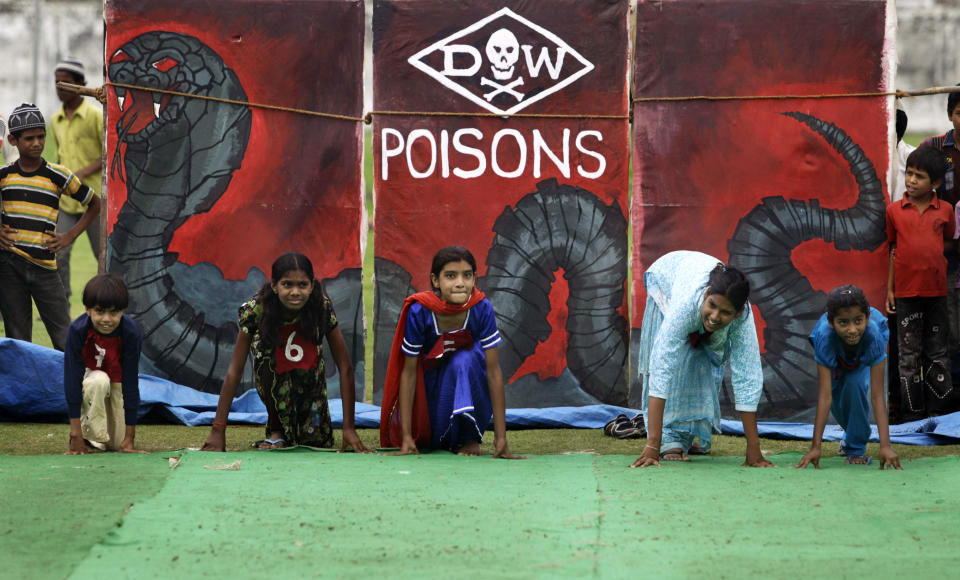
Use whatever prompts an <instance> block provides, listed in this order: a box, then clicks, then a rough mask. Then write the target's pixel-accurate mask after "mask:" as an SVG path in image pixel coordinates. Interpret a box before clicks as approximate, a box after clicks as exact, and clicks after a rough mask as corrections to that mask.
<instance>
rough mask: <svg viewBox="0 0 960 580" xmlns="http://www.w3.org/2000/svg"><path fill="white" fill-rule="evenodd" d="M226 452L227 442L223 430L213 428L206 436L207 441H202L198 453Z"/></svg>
mask: <svg viewBox="0 0 960 580" xmlns="http://www.w3.org/2000/svg"><path fill="white" fill-rule="evenodd" d="M226 450H227V441H226V437H225V436H224V434H223V429H222V428H221V429H217V428H216V427H214V428H213V429H211V430H210V435H208V436H207V440H206V441H204V443H203V447H201V448H200V451H226Z"/></svg>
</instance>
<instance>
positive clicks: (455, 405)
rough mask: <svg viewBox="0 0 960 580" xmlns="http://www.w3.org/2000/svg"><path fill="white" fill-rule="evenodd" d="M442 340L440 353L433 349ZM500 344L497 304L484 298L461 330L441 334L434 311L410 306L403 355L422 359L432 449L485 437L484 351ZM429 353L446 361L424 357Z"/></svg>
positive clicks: (487, 394) (452, 447) (488, 412)
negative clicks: (422, 357) (494, 305)
mask: <svg viewBox="0 0 960 580" xmlns="http://www.w3.org/2000/svg"><path fill="white" fill-rule="evenodd" d="M441 337H443V340H444V345H442V346H441V347H440V349H439V351H437V350H435V349H434V346H435V344H436V342H437V340H438V339H441ZM501 342H503V339H502V338H501V337H500V331H499V330H498V329H497V318H496V315H495V314H494V311H493V305H492V304H490V301H489V300H487V299H486V298H484V299H483V300H481V301H480V302H478V303H477V304H476V305H475V306H474V307H473V308H471V309H470V310H468V311H467V316H466V319H465V320H464V322H463V326H462V327H461V328H459V329H455V330H447V331H443V332H441V331H440V327H439V324H438V323H437V315H436V314H435V313H434V312H432V311H431V310H429V309H428V308H425V307H424V306H423V305H421V304H419V303H414V304H412V305H411V306H410V311H409V312H408V313H407V325H406V330H405V333H404V336H403V345H402V346H401V350H402V351H403V353H404V354H405V355H407V356H424V359H423V360H421V364H422V365H424V371H423V382H424V386H425V387H426V395H427V408H428V409H429V412H430V430H431V445H430V446H431V447H432V448H434V449H450V450H454V451H455V450H457V449H459V448H460V446H462V445H463V444H464V443H465V442H467V441H469V440H474V441H480V440H481V439H482V438H483V432H484V431H485V430H486V429H487V426H488V425H489V424H490V419H491V417H492V416H493V405H492V404H491V401H490V389H489V387H488V385H487V362H486V361H487V359H486V351H487V350H489V349H491V348H493V347H495V346H497V345H499V344H500V343H501ZM431 352H434V353H437V352H440V353H442V356H441V357H440V358H430V359H428V358H426V355H427V354H428V353H431Z"/></svg>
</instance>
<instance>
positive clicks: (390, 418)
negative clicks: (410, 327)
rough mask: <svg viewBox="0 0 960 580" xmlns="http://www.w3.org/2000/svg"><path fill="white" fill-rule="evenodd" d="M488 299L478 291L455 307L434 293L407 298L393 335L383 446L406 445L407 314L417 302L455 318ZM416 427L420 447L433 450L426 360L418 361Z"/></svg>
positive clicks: (383, 410) (382, 418)
mask: <svg viewBox="0 0 960 580" xmlns="http://www.w3.org/2000/svg"><path fill="white" fill-rule="evenodd" d="M485 297H486V296H485V295H484V293H483V292H481V291H480V289H479V288H477V287H474V288H473V293H472V294H471V295H470V298H469V299H468V300H467V301H466V302H464V303H463V304H451V303H449V302H446V301H444V300H441V299H440V297H439V296H437V295H436V294H434V293H433V292H418V293H416V294H414V295H413V296H409V297H407V299H406V300H405V301H404V303H403V309H402V310H400V319H399V320H398V321H397V331H396V333H395V334H394V335H393V346H391V347H390V362H388V363H387V376H386V379H385V380H384V382H383V401H381V405H382V406H381V407H380V446H381V447H400V445H401V444H402V443H403V431H402V429H401V426H400V410H399V409H398V408H397V401H398V399H399V397H400V376H401V375H402V374H403V364H404V360H405V359H406V355H405V354H404V353H403V351H402V350H400V347H401V345H402V344H403V336H404V334H406V330H407V313H408V312H409V310H410V306H411V305H412V304H413V303H414V302H417V303H418V304H420V305H421V306H423V307H424V308H427V309H428V310H430V311H432V312H434V313H436V314H439V315H441V316H452V315H454V314H460V313H461V312H465V311H467V310H470V309H471V308H473V307H474V306H476V305H477V303H478V302H480V301H481V300H483V299H484V298H485ZM412 419H413V425H412V433H411V434H412V435H413V438H414V440H415V441H416V442H417V445H418V446H421V447H429V446H430V412H429V410H428V409H427V393H426V387H424V384H423V359H422V358H421V357H418V360H417V386H416V390H415V391H414V395H413V417H412Z"/></svg>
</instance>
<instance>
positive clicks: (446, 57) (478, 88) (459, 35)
mask: <svg viewBox="0 0 960 580" xmlns="http://www.w3.org/2000/svg"><path fill="white" fill-rule="evenodd" d="M407 62H409V63H410V64H411V65H413V66H414V67H416V68H417V69H419V70H421V71H423V72H425V73H426V74H428V75H430V76H431V77H433V78H434V79H436V80H437V81H438V82H439V83H440V84H442V85H443V86H445V87H447V88H448V89H450V90H452V91H453V92H455V93H457V94H459V95H462V96H464V97H466V98H467V99H469V100H471V101H473V102H474V103H476V104H478V105H480V106H481V107H483V108H484V109H486V110H488V111H490V112H491V113H495V114H497V115H512V114H514V113H516V112H518V111H520V110H522V109H525V108H526V107H528V106H530V105H532V104H533V103H536V102H537V101H540V100H542V99H544V98H546V97H548V96H550V95H552V94H553V93H555V92H557V91H559V90H561V89H563V88H564V87H566V86H568V85H570V84H571V83H574V82H576V81H577V80H578V79H579V78H581V77H583V76H584V75H586V74H588V73H590V71H592V70H593V68H594V65H593V63H591V62H590V61H588V60H587V59H585V58H584V57H583V56H582V55H581V54H580V53H579V52H577V51H576V50H575V49H574V48H573V47H571V46H570V45H569V44H567V43H566V42H564V41H563V40H562V39H561V38H560V37H559V36H557V35H556V34H554V33H552V32H550V31H549V30H547V29H545V28H543V27H542V26H539V25H537V24H534V23H533V22H531V21H529V20H527V19H526V18H524V17H522V16H520V15H518V14H516V13H514V12H513V11H512V10H510V9H509V8H503V9H501V10H498V11H497V12H495V13H493V14H491V15H490V16H488V17H486V18H484V19H483V20H479V21H477V22H476V23H474V24H472V25H470V26H468V27H466V28H464V29H463V30H460V31H458V32H455V33H453V34H451V35H450V36H448V37H446V38H444V39H442V40H439V41H437V42H435V43H433V44H431V45H430V46H428V47H426V48H424V49H423V50H421V51H420V52H418V53H416V54H414V55H413V56H411V57H410V58H409V59H407Z"/></svg>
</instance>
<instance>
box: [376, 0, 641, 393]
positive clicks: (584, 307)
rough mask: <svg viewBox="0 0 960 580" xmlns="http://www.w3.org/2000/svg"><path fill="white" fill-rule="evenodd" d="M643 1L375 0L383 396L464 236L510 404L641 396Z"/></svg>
mask: <svg viewBox="0 0 960 580" xmlns="http://www.w3.org/2000/svg"><path fill="white" fill-rule="evenodd" d="M627 8H628V4H627V3H626V2H608V1H602V0H559V1H558V0H550V1H541V2H529V1H524V2H520V1H513V2H490V1H480V0H474V1H467V2H448V1H445V0H382V1H377V2H375V4H374V26H373V34H374V108H375V109H376V111H377V112H376V113H375V117H374V119H375V122H374V129H373V132H374V173H375V191H376V200H377V204H376V209H377V213H376V227H375V241H374V242H375V243H374V245H375V251H376V266H375V268H376V295H377V302H376V309H375V339H376V355H375V363H374V368H375V371H374V385H375V387H374V389H375V401H376V402H379V394H380V391H381V389H382V382H383V373H384V371H385V369H386V361H387V357H388V354H389V350H390V342H391V339H392V337H393V330H394V328H395V327H396V323H397V316H398V314H399V311H400V306H401V304H402V303H403V300H404V298H405V297H406V296H407V295H409V294H411V293H412V292H413V291H414V290H427V289H429V288H430V281H429V271H430V263H431V259H432V257H433V254H434V253H436V251H437V250H439V249H440V248H441V247H444V246H448V245H453V244H456V245H461V246H464V247H466V248H467V249H469V250H470V251H471V252H472V253H473V254H474V256H475V257H476V259H477V262H478V269H479V272H478V275H479V280H478V286H479V287H480V288H481V289H482V290H483V291H484V292H485V293H486V294H487V296H488V297H489V299H490V301H491V302H492V304H493V306H494V309H495V310H496V312H497V322H498V326H499V328H500V332H501V335H502V336H503V339H504V342H503V344H501V345H500V347H499V358H500V361H501V365H502V367H503V371H504V377H505V379H506V382H507V385H506V393H507V404H508V406H510V407H545V406H564V405H583V404H591V403H597V402H603V403H614V404H625V403H626V402H627V385H628V380H627V361H628V358H629V346H628V324H627V308H626V305H627V303H626V295H625V292H626V287H627V284H626V282H627V254H628V244H627V215H626V212H627V207H628V191H627V190H628V185H627V183H628V175H627V171H628V165H629V153H628V151H629V147H628V141H627V139H628V120H627V112H628V108H627V107H628V95H627V83H626V78H627V68H626V67H627V52H628V36H627ZM530 115H544V117H533V116H530ZM547 116H549V117H547Z"/></svg>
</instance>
